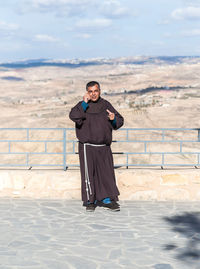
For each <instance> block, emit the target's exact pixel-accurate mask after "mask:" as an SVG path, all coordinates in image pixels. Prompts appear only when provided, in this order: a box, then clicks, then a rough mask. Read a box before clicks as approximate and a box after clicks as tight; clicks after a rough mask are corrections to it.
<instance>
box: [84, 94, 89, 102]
mask: <svg viewBox="0 0 200 269" xmlns="http://www.w3.org/2000/svg"><path fill="white" fill-rule="evenodd" d="M89 100H90V96H89V94H88V93H87V92H86V93H85V95H84V96H83V101H84V102H86V103H87V102H88V101H89Z"/></svg>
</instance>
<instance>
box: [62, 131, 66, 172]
mask: <svg viewBox="0 0 200 269" xmlns="http://www.w3.org/2000/svg"><path fill="white" fill-rule="evenodd" d="M63 169H64V171H66V169H67V167H66V129H65V128H64V129H63Z"/></svg>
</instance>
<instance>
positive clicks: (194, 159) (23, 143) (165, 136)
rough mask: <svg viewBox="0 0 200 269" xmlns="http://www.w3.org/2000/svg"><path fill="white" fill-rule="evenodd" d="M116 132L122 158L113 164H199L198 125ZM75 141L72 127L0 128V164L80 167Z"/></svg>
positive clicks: (10, 165)
mask: <svg viewBox="0 0 200 269" xmlns="http://www.w3.org/2000/svg"><path fill="white" fill-rule="evenodd" d="M115 134H116V135H117V136H118V137H119V138H118V139H113V144H112V145H113V146H115V145H117V150H113V155H114V159H115V156H118V157H120V156H124V157H125V159H124V160H123V162H121V161H120V162H119V163H117V160H116V161H115V167H126V168H128V167H137V166H138V167H151V166H160V167H161V168H163V167H165V166H172V167H175V166H180V167H183V166H186V167H187V166H194V167H196V168H198V166H200V129H198V128H121V129H119V130H117V132H114V135H115ZM77 143H78V141H77V140H76V138H75V130H74V128H0V167H27V168H28V169H31V168H32V167H61V168H63V169H64V170H66V169H67V168H68V167H79V162H78V160H76V162H75V163H74V161H73V158H74V157H77V156H76V154H78V152H77V151H78V150H77ZM126 144H128V150H127V147H126V150H123V147H124V145H126ZM137 146H138V149H135V147H136V148H137ZM163 146H164V147H165V149H164V148H163ZM151 147H154V148H156V149H154V150H152V149H151ZM154 157H155V158H154ZM76 159H77V158H76ZM177 160H178V161H177Z"/></svg>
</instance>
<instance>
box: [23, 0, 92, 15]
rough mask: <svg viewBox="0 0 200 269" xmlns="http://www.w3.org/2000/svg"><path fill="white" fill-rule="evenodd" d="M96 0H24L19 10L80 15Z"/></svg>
mask: <svg viewBox="0 0 200 269" xmlns="http://www.w3.org/2000/svg"><path fill="white" fill-rule="evenodd" d="M95 1H96V0H93V1H92V0H23V1H22V2H21V3H20V5H19V7H18V10H19V12H21V13H29V12H41V13H49V12H53V13H55V14H57V15H59V16H60V15H61V16H64V15H69V16H74V15H80V14H83V13H84V11H85V10H86V8H88V7H90V6H93V2H95Z"/></svg>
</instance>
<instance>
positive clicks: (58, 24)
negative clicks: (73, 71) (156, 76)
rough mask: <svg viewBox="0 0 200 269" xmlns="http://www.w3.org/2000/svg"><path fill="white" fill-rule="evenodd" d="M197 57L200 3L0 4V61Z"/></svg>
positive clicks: (36, 0) (70, 0)
mask: <svg viewBox="0 0 200 269" xmlns="http://www.w3.org/2000/svg"><path fill="white" fill-rule="evenodd" d="M143 55H144V56H199V55H200V0H139V1H137V0H100V1H99V0H6V1H5V0H0V62H7V61H9V62H10V61H19V60H24V59H41V58H43V59H77V58H78V59H90V58H115V57H129V56H131V57H132V56H143Z"/></svg>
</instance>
